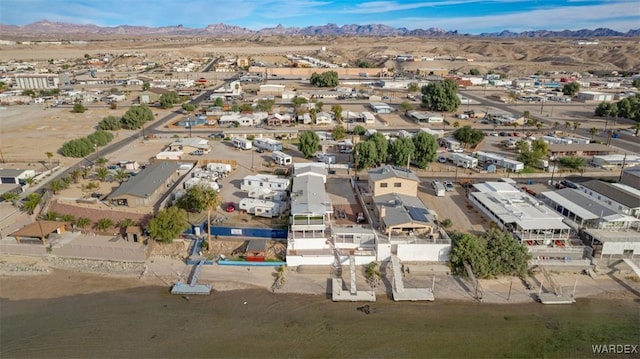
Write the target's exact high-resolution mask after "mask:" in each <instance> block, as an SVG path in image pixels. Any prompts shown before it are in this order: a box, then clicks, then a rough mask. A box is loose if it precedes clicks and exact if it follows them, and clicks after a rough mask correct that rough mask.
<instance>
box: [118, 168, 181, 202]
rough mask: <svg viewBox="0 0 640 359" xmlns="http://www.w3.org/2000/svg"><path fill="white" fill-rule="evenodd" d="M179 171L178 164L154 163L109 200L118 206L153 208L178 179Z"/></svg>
mask: <svg viewBox="0 0 640 359" xmlns="http://www.w3.org/2000/svg"><path fill="white" fill-rule="evenodd" d="M179 169H180V164H179V163H178V162H174V161H156V162H153V163H151V164H150V165H148V166H147V167H146V168H145V169H144V170H142V171H141V172H140V173H138V174H137V175H135V176H132V177H129V179H128V180H127V181H126V182H123V183H122V184H121V185H120V187H118V188H116V190H115V191H113V192H112V193H111V194H110V195H109V196H107V200H108V201H109V202H110V203H111V204H112V205H116V206H127V207H142V206H153V205H155V204H156V202H157V201H158V200H160V198H161V197H162V195H163V194H164V193H165V191H166V190H167V189H168V188H170V187H171V185H172V184H173V183H175V181H176V180H177V179H178V177H179V175H178V170H179Z"/></svg>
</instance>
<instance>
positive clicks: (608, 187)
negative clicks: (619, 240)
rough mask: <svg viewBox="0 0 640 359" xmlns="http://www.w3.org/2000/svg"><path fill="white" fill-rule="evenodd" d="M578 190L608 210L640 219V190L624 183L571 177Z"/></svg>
mask: <svg viewBox="0 0 640 359" xmlns="http://www.w3.org/2000/svg"><path fill="white" fill-rule="evenodd" d="M567 180H569V181H571V182H573V183H575V184H576V186H577V187H578V190H579V191H581V192H583V193H584V194H586V195H587V196H589V197H590V198H592V199H593V200H595V201H599V202H601V203H602V204H604V205H605V206H607V207H608V208H611V209H613V210H614V211H618V212H619V213H623V214H626V215H628V216H632V217H635V218H640V190H638V189H636V188H633V187H631V186H627V185H625V184H622V183H609V182H604V181H600V180H597V179H593V178H589V177H579V176H570V177H567Z"/></svg>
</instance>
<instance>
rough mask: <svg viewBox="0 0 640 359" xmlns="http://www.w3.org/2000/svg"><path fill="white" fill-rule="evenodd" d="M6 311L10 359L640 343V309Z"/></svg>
mask: <svg viewBox="0 0 640 359" xmlns="http://www.w3.org/2000/svg"><path fill="white" fill-rule="evenodd" d="M245 302H246V304H245ZM0 305H1V307H0V320H1V321H0V324H1V329H0V357H2V358H18V357H28V358H45V357H46V358H70V357H82V358H88V357H91V358H125V357H126V358H131V357H136V358H174V357H189V358H204V357H217V358H256V357H259V358H309V357H311V358H365V357H366V358H429V357H439V358H440V357H454V358H460V357H467V358H479V357H484V358H498V357H505V358H515V357H557V358H567V357H575V358H584V357H590V356H593V357H600V358H602V357H606V356H602V355H593V354H592V345H595V344H634V345H637V344H639V343H638V342H639V340H640V339H639V338H640V303H639V302H638V301H635V302H634V301H630V300H624V301H623V300H596V299H579V300H578V302H577V303H576V304H574V305H560V306H544V305H541V304H517V305H490V304H481V303H459V302H444V301H436V302H433V303H411V302H408V303H394V302H393V301H390V300H388V299H386V298H381V299H379V300H378V302H376V303H370V306H371V313H370V314H365V313H363V312H362V311H358V310H357V309H356V308H357V307H358V306H361V305H362V304H357V303H333V302H331V301H330V300H328V299H326V298H325V297H323V296H306V295H289V294H287V295H282V294H272V293H270V292H268V291H264V290H242V291H230V292H221V293H217V292H214V293H213V294H212V295H211V296H208V297H196V296H191V297H190V300H188V301H187V300H185V299H183V298H182V297H180V296H172V295H170V294H168V293H167V290H166V288H157V287H146V288H137V289H131V290H124V291H116V292H109V293H100V294H91V295H82V296H73V297H65V298H58V299H50V300H25V301H8V300H6V299H2V300H0ZM620 357H624V356H616V358H620ZM630 357H636V358H637V357H638V356H637V355H631V356H630Z"/></svg>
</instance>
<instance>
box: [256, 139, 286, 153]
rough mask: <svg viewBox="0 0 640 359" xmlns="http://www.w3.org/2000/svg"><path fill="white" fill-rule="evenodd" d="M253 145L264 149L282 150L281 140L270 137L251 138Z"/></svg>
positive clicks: (271, 150)
mask: <svg viewBox="0 0 640 359" xmlns="http://www.w3.org/2000/svg"><path fill="white" fill-rule="evenodd" d="M253 146H254V147H256V148H260V149H263V150H265V151H270V152H273V151H282V142H280V141H276V140H274V139H271V138H256V139H255V140H253Z"/></svg>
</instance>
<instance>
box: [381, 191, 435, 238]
mask: <svg viewBox="0 0 640 359" xmlns="http://www.w3.org/2000/svg"><path fill="white" fill-rule="evenodd" d="M373 202H374V203H375V211H376V215H377V216H378V222H379V223H380V225H379V227H380V228H379V229H380V231H382V232H383V233H384V234H388V235H392V234H403V235H407V234H415V235H418V234H420V235H432V234H433V233H434V228H435V227H436V225H435V223H434V219H435V218H434V213H433V212H430V211H429V210H428V209H427V207H425V205H424V203H422V201H421V200H420V199H418V197H415V196H408V195H404V194H399V193H388V194H384V195H381V196H376V197H373Z"/></svg>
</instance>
